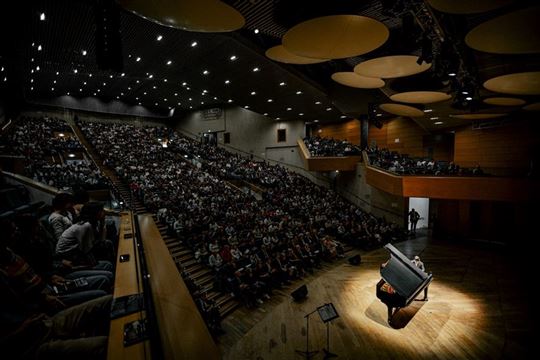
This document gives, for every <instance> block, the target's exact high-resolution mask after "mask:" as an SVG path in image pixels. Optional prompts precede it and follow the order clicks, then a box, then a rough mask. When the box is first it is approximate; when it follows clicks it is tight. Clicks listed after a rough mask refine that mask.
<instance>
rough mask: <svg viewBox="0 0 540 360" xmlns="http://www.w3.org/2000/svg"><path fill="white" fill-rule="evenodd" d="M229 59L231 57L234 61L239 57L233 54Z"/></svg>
mask: <svg viewBox="0 0 540 360" xmlns="http://www.w3.org/2000/svg"><path fill="white" fill-rule="evenodd" d="M229 59H231V61H234V60H236V59H238V58H237V57H236V55H232V56H231V57H230V58H229Z"/></svg>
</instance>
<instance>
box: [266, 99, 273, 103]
mask: <svg viewBox="0 0 540 360" xmlns="http://www.w3.org/2000/svg"><path fill="white" fill-rule="evenodd" d="M266 101H267V102H269V103H271V102H273V101H274V100H272V99H268V100H266Z"/></svg>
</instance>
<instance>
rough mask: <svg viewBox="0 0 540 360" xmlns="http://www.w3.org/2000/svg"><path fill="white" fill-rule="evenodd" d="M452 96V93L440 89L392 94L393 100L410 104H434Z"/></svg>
mask: <svg viewBox="0 0 540 360" xmlns="http://www.w3.org/2000/svg"><path fill="white" fill-rule="evenodd" d="M451 98H452V96H451V95H448V94H446V93H443V92H439V91H409V92H402V93H398V94H394V95H392V96H390V99H391V100H392V101H397V102H402V103H409V104H432V103H436V102H440V101H445V100H448V99H451Z"/></svg>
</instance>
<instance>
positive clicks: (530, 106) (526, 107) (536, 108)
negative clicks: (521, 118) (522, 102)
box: [523, 102, 540, 111]
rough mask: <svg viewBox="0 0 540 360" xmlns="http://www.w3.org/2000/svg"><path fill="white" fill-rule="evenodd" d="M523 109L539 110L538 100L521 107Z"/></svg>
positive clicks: (539, 103)
mask: <svg viewBox="0 0 540 360" xmlns="http://www.w3.org/2000/svg"><path fill="white" fill-rule="evenodd" d="M523 110H527V111H540V102H537V103H533V104H529V105H527V106H524V107H523Z"/></svg>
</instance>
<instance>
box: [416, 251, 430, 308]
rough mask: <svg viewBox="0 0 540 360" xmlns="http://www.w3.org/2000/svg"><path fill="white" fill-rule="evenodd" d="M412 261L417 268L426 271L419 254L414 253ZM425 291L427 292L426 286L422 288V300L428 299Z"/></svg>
mask: <svg viewBox="0 0 540 360" xmlns="http://www.w3.org/2000/svg"><path fill="white" fill-rule="evenodd" d="M412 263H413V264H414V265H415V266H416V267H417V268H419V269H420V270H422V271H423V272H426V267H425V266H424V263H423V262H422V260H420V256H418V255H416V256H415V257H414V260H412ZM427 292H428V287H427V286H426V287H425V288H424V298H423V299H422V300H423V301H427V300H428V295H427Z"/></svg>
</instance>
